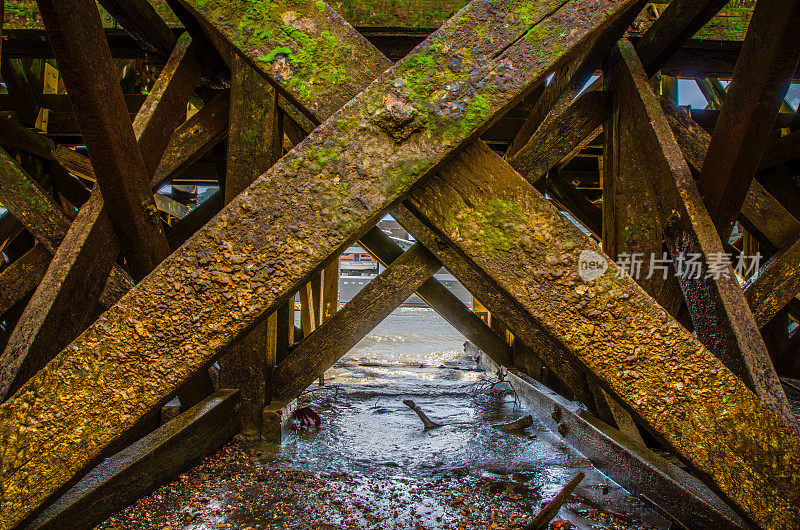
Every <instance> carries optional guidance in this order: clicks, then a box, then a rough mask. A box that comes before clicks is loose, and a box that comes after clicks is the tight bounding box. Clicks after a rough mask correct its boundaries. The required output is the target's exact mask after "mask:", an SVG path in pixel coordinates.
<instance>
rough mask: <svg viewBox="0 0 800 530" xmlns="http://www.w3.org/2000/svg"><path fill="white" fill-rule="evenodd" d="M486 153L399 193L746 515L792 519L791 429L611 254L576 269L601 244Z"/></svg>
mask: <svg viewBox="0 0 800 530" xmlns="http://www.w3.org/2000/svg"><path fill="white" fill-rule="evenodd" d="M468 149H476V150H477V149H481V150H484V149H485V148H482V147H481V146H480V144H471V145H470V146H469V148H468ZM487 151H488V150H487ZM484 159H485V160H487V162H486V166H484V167H473V168H471V169H472V171H453V170H452V169H451V168H453V166H448V168H447V171H445V170H440V171H439V172H438V173H436V174H435V175H434V176H432V177H430V178H428V179H427V180H426V181H425V183H424V185H421V186H419V187H417V188H414V190H412V192H411V194H410V195H409V198H408V200H407V201H406V204H408V205H410V207H411V208H412V209H413V213H415V214H416V215H418V216H419V218H420V219H421V221H422V222H423V223H424V224H425V226H427V227H428V228H429V229H430V230H432V231H434V232H435V233H436V234H437V235H438V236H439V237H441V238H443V239H445V240H448V241H450V242H452V243H453V244H455V245H456V247H457V248H458V250H459V252H461V253H462V255H463V256H464V257H465V258H466V259H467V260H469V261H471V262H474V263H476V265H478V266H479V267H480V269H481V270H482V271H483V272H484V274H485V276H484V281H490V282H493V283H496V284H497V285H498V286H499V287H500V288H502V289H504V290H506V291H507V292H509V293H510V295H511V296H512V297H513V299H514V300H517V302H518V304H519V307H520V310H521V311H523V312H524V313H526V314H527V315H529V317H530V318H532V319H534V320H535V321H536V322H537V323H538V325H539V326H541V327H543V328H544V329H545V330H546V331H547V333H548V334H549V335H551V336H554V337H559V338H560V344H561V345H562V347H563V348H564V349H566V351H568V352H570V354H571V357H572V358H573V359H574V360H575V361H577V362H579V363H580V364H581V365H582V366H584V367H585V368H586V369H587V371H589V372H591V373H592V374H593V375H594V376H595V377H597V378H598V381H599V382H600V383H601V384H602V386H603V388H604V390H606V391H607V392H609V393H610V394H611V395H612V396H614V398H615V399H617V400H618V401H619V402H620V403H622V404H623V405H624V406H625V408H626V409H627V410H628V411H629V412H630V413H631V414H633V416H634V417H635V418H636V419H637V420H638V421H640V422H641V423H642V424H643V425H644V426H646V427H647V429H648V430H649V431H650V432H651V433H652V434H654V435H655V436H657V437H658V438H659V439H660V440H661V441H662V442H664V443H666V444H667V445H668V446H670V447H672V448H674V449H675V451H676V452H677V454H680V455H681V457H682V458H683V459H684V460H685V461H687V462H688V463H690V465H691V466H692V467H693V468H694V469H695V470H697V471H698V472H699V473H700V476H702V477H703V478H704V479H705V480H706V481H707V482H708V483H709V484H710V485H711V486H712V487H714V488H715V489H716V490H717V491H719V492H720V493H721V494H722V495H724V496H726V497H727V498H728V499H729V500H731V502H733V503H734V504H735V505H736V506H738V507H739V509H740V510H741V511H742V512H744V513H746V514H747V516H748V517H749V518H751V519H752V520H754V521H755V522H756V523H757V524H758V525H761V526H763V527H765V528H785V527H787V526H788V527H791V526H796V525H797V524H798V521H800V508H798V506H797V505H796V504H795V503H794V502H793V501H792V500H791V499H796V498H797V497H798V495H800V474H799V473H798V472H797V470H798V469H800V449H798V448H799V447H800V445H798V443H799V442H800V436H798V435H797V434H796V433H795V432H794V431H793V430H792V429H791V428H789V427H788V426H787V425H786V424H785V422H784V421H783V420H781V419H780V418H779V417H778V416H777V415H776V414H775V413H774V412H772V411H771V410H770V409H769V408H768V407H767V406H766V405H765V404H764V403H763V402H762V401H761V400H760V399H759V398H758V397H757V396H755V394H753V393H752V392H751V391H750V390H748V389H747V388H746V387H745V385H744V384H743V383H742V382H741V381H740V380H739V379H738V378H737V377H736V376H735V375H734V374H733V373H732V372H731V371H730V370H728V369H727V368H726V367H725V366H724V365H723V364H722V362H721V361H719V360H718V359H717V358H716V357H715V356H714V355H713V354H712V353H711V352H709V351H708V350H707V349H706V348H705V347H704V346H703V345H702V344H701V343H699V342H698V341H697V339H695V338H694V337H693V336H692V335H691V334H690V333H689V332H687V331H686V330H685V329H684V328H683V327H682V326H680V325H679V324H678V323H677V322H675V321H674V320H673V319H672V318H671V317H670V316H669V315H668V314H667V313H666V311H664V310H663V309H662V308H661V307H660V306H658V304H656V303H655V302H654V301H653V299H652V298H651V297H650V296H649V295H647V294H646V293H645V292H644V291H643V290H642V289H641V288H640V287H639V286H638V285H636V284H635V282H634V281H633V280H632V279H630V278H624V277H623V278H619V277H618V269H617V267H616V265H615V264H614V263H613V262H611V261H610V260H608V258H605V259H606V260H608V263H609V268H608V269H607V270H606V271H605V273H604V274H603V275H602V276H600V277H598V278H595V279H592V280H590V281H588V282H587V281H584V280H582V279H581V278H580V277H579V275H578V270H579V265H578V264H579V261H580V259H581V258H580V256H581V254H582V253H584V252H589V251H590V252H592V253H595V254H596V255H598V256H602V253H601V251H600V249H599V248H598V247H597V245H596V244H594V243H593V242H592V241H591V240H589V239H588V238H587V237H586V236H584V235H583V234H582V233H581V232H580V230H578V228H577V227H575V226H574V225H573V224H572V223H570V222H569V221H568V220H566V219H565V218H564V217H562V216H561V215H560V214H559V213H558V212H557V211H556V210H555V208H553V206H552V205H550V204H549V203H548V202H547V201H546V200H545V199H544V198H543V197H542V196H541V195H540V194H539V193H538V192H536V191H535V190H534V189H532V188H531V187H530V185H529V184H528V183H527V182H526V181H525V180H524V179H522V177H520V176H519V175H518V174H515V173H514V172H513V171H512V172H509V170H508V169H507V166H504V164H503V162H502V159H500V158H499V157H497V156H496V155H494V153H492V152H491V151H488V152H486V154H485V157H484ZM492 159H494V162H493V163H492V162H491V160H492ZM492 234H497V236H498V237H492ZM426 247H428V248H431V247H430V246H429V245H427V244H426ZM432 251H433V249H432ZM434 254H436V252H434ZM586 255H587V254H584V256H586ZM591 256H594V254H591ZM440 259H441V258H440ZM442 261H443V262H444V260H442ZM654 330H657V331H654ZM723 418H724V421H721V420H722V419H723ZM732 425H735V426H737V427H736V428H735V429H733V428H731V426H732Z"/></svg>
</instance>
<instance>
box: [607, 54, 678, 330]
mask: <svg viewBox="0 0 800 530" xmlns="http://www.w3.org/2000/svg"><path fill="white" fill-rule="evenodd" d="M604 74H605V79H606V83H607V85H606V86H607V89H608V90H609V91H610V92H611V95H612V96H613V111H612V113H611V115H610V116H609V118H608V120H607V121H606V123H605V125H604V127H603V131H604V133H605V145H604V148H603V205H602V208H603V239H602V241H603V251H604V252H605V253H606V254H608V255H609V256H611V257H613V258H614V259H615V260H616V261H617V263H620V260H621V259H622V258H624V257H625V256H627V260H628V261H627V263H628V269H629V270H628V272H629V274H631V275H632V276H633V277H634V279H635V280H636V283H638V284H639V285H640V286H641V287H642V289H644V290H645V291H646V292H647V293H648V294H649V295H650V296H652V297H653V298H655V300H656V301H657V302H658V303H659V304H661V307H663V308H664V309H666V310H667V312H668V313H669V314H671V315H673V316H675V315H677V313H678V310H679V308H680V306H681V304H682V303H683V296H682V294H681V291H680V287H679V286H678V284H677V282H676V280H675V274H674V272H675V270H674V268H672V267H669V269H670V270H669V272H668V273H667V274H664V273H662V272H661V271H655V272H654V271H653V269H652V268H651V265H652V263H651V258H654V259H658V260H662V263H663V260H664V256H663V241H664V228H665V225H664V221H663V219H662V216H661V213H660V212H659V195H658V192H657V190H656V189H654V187H653V185H652V184H651V181H652V180H653V177H652V173H651V172H650V170H651V169H652V165H651V162H650V157H651V156H653V157H657V156H658V155H657V154H656V155H653V154H651V153H649V152H648V151H647V150H645V149H642V148H640V145H639V142H640V141H641V140H640V138H639V134H641V133H640V131H638V130H637V125H636V124H637V122H636V120H637V119H638V118H639V117H638V116H633V115H632V112H631V110H630V108H629V107H630V105H631V104H632V103H631V102H629V101H628V99H629V98H630V97H631V95H630V94H629V93H627V92H621V91H619V90H613V91H612V90H611V89H612V77H613V75H612V73H611V72H609V71H608V70H606V71H605V72H604ZM613 88H616V87H613ZM637 256H638V257H637ZM637 259H638V260H640V262H639V265H637V264H636V260H637ZM642 262H643V263H642ZM667 266H669V264H668V265H667ZM639 267H641V268H640V269H639ZM637 270H641V272H642V274H640V275H637V274H636V272H637ZM665 276H666V277H665Z"/></svg>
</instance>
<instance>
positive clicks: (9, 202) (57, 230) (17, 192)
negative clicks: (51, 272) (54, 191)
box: [0, 148, 70, 254]
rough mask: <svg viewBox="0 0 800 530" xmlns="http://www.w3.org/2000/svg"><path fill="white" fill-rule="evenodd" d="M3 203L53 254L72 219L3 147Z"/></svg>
mask: <svg viewBox="0 0 800 530" xmlns="http://www.w3.org/2000/svg"><path fill="white" fill-rule="evenodd" d="M0 179H2V184H3V185H2V186H0V203H2V204H3V206H5V207H6V208H7V209H8V211H9V212H10V213H11V215H13V216H14V217H15V218H16V219H17V220H18V221H19V222H20V223H22V225H23V226H25V228H26V229H27V230H28V231H29V232H30V233H31V234H32V235H33V236H34V237H35V238H36V240H37V241H39V242H40V243H41V244H42V246H43V247H44V248H46V249H47V250H48V251H49V252H50V253H51V254H52V253H53V252H55V251H56V249H57V248H58V245H59V244H60V243H61V240H62V239H64V235H65V234H66V233H67V229H68V228H69V225H70V219H69V218H68V217H67V216H66V214H65V213H64V211H63V210H62V209H61V206H59V205H58V204H57V203H56V202H55V201H54V200H53V198H52V197H51V196H50V195H49V194H48V193H47V192H46V191H45V190H44V189H43V188H42V187H41V186H40V185H39V183H38V182H36V181H35V180H34V179H33V178H31V177H30V176H29V175H28V174H27V173H26V172H25V170H23V169H22V167H20V165H19V164H18V163H17V161H16V160H14V159H13V158H12V157H11V156H9V154H8V153H7V152H6V151H5V150H4V149H2V148H0Z"/></svg>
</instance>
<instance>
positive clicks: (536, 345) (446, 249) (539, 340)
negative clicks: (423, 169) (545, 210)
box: [392, 146, 592, 403]
mask: <svg viewBox="0 0 800 530" xmlns="http://www.w3.org/2000/svg"><path fill="white" fill-rule="evenodd" d="M469 151H473V153H471V154H469V155H468V156H469V158H468V159H466V160H461V161H460V162H459V164H458V165H457V167H459V168H464V167H465V166H464V163H465V162H467V163H469V164H470V166H469V167H474V168H481V167H483V166H485V164H486V159H485V156H486V153H488V152H489V148H488V147H486V146H481V147H474V148H472V149H469ZM448 167H449V166H448ZM505 167H508V166H505ZM461 170H462V171H464V170H467V169H466V168H465V169H461ZM509 171H513V170H511V169H509ZM392 215H393V217H394V218H395V219H397V220H398V221H399V222H400V224H402V225H403V227H404V228H405V229H406V230H408V231H409V232H411V233H412V234H413V235H414V237H415V238H416V239H417V240H418V241H420V242H421V243H422V244H423V245H425V247H426V248H427V249H429V250H430V251H431V252H432V253H433V254H434V255H435V256H436V257H437V259H439V261H441V262H442V264H443V265H444V266H445V267H447V270H449V271H450V273H451V274H453V276H455V277H456V278H457V279H458V281H459V282H461V284H462V285H464V287H466V288H467V290H468V291H469V292H470V293H473V294H474V295H475V296H476V297H477V298H478V299H479V300H480V301H481V303H482V305H484V306H485V307H486V308H487V309H488V310H489V311H491V314H492V315H497V316H498V317H499V318H500V319H502V321H503V322H504V323H505V324H506V325H507V326H508V327H509V329H511V332H512V333H514V338H515V340H520V341H522V342H523V343H524V344H525V345H526V346H527V348H528V349H529V350H530V351H532V352H533V353H534V354H535V355H536V356H537V357H539V358H540V359H541V361H542V362H544V364H545V365H547V367H548V368H549V369H550V370H552V372H553V373H554V374H555V375H556V376H557V377H558V378H559V379H560V381H562V382H563V383H562V384H563V386H564V387H566V389H567V390H568V393H571V394H572V395H573V396H574V397H575V398H576V399H577V400H578V401H581V402H583V403H590V402H591V400H592V398H591V392H590V390H589V387H588V386H587V382H586V377H585V376H584V374H583V372H582V370H581V368H580V367H578V366H576V365H574V364H573V363H572V362H571V361H570V360H569V359H568V358H567V357H566V351H565V350H564V348H563V347H562V346H561V345H560V343H559V341H558V339H556V338H555V337H554V336H553V335H549V334H548V333H547V332H545V331H544V330H542V328H541V326H539V325H538V324H537V323H536V322H535V321H533V320H532V319H530V318H529V317H526V316H525V312H524V311H522V310H521V308H520V307H519V306H518V302H517V300H515V299H514V297H513V296H511V295H510V294H509V293H508V292H507V291H505V290H503V289H498V288H497V286H496V285H493V284H490V283H488V282H486V281H485V278H486V277H485V275H484V273H483V271H481V270H480V269H479V268H477V267H475V266H474V265H473V264H471V263H469V262H468V261H467V260H465V259H464V258H463V257H462V256H461V255H460V254H459V253H458V251H457V250H456V249H455V248H453V247H452V246H451V245H448V244H447V243H446V242H445V241H443V240H442V239H441V238H440V237H438V236H437V235H436V234H435V233H433V232H432V231H431V230H430V229H429V228H427V227H426V226H425V225H424V224H423V223H421V222H420V221H419V220H418V219H417V218H416V217H415V216H414V215H413V214H412V213H411V212H409V211H408V209H407V208H405V207H403V206H400V207H397V208H395V209H393V210H392ZM559 215H560V214H559ZM490 329H491V328H490ZM487 353H488V352H487Z"/></svg>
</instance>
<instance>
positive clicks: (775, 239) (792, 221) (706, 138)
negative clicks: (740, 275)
mask: <svg viewBox="0 0 800 530" xmlns="http://www.w3.org/2000/svg"><path fill="white" fill-rule="evenodd" d="M661 108H662V109H663V110H664V114H665V115H666V117H667V120H668V121H669V124H670V127H671V128H672V132H673V134H674V135H675V139H676V140H677V141H678V145H679V146H680V148H681V151H682V152H683V156H684V158H685V159H686V162H688V164H689V166H691V167H692V168H693V169H694V170H695V171H696V172H699V171H700V169H701V168H702V167H703V160H704V159H705V155H706V152H707V151H708V146H709V144H710V143H711V136H710V135H709V134H708V133H707V132H706V131H705V130H704V129H703V128H702V127H700V126H699V125H698V124H697V123H695V122H694V120H692V119H691V118H690V117H689V116H688V115H687V114H686V113H685V112H683V110H681V109H679V108H678V107H676V106H675V105H674V104H673V103H671V102H669V101H667V100H665V99H662V100H661ZM741 214H742V215H741V217H742V222H743V223H744V224H745V226H746V228H747V230H748V231H750V232H752V233H755V234H758V235H759V237H760V238H762V239H763V240H766V241H768V242H769V243H771V244H772V245H773V246H774V247H775V248H784V247H785V246H786V245H791V244H792V243H793V242H794V241H796V240H797V239H798V238H800V221H798V220H797V219H796V218H795V217H794V216H792V214H790V213H789V212H788V211H787V210H786V208H784V207H783V205H781V203H780V202H778V200H777V199H775V197H773V196H772V195H770V194H769V192H767V190H765V189H764V187H763V186H762V185H761V184H760V183H759V182H758V181H756V180H753V181H752V182H751V183H750V189H749V191H748V193H747V196H746V197H745V201H744V205H743V206H742V211H741Z"/></svg>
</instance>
